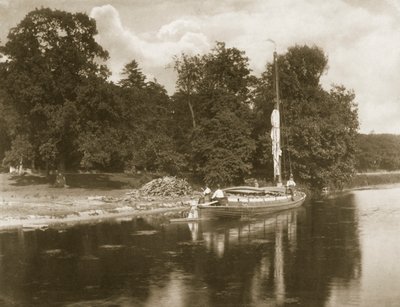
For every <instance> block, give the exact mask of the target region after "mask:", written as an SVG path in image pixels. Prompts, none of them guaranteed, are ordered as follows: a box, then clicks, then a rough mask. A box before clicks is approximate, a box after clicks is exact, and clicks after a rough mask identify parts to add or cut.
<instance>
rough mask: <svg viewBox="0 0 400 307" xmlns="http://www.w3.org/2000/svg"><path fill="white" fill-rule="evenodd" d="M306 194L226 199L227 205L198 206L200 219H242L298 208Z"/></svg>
mask: <svg viewBox="0 0 400 307" xmlns="http://www.w3.org/2000/svg"><path fill="white" fill-rule="evenodd" d="M305 199H306V194H305V193H303V192H296V193H295V195H294V197H293V199H292V197H291V196H290V195H286V196H278V197H275V198H271V197H237V198H236V199H235V197H231V196H230V197H228V202H227V205H225V206H224V205H215V204H199V205H198V206H197V207H198V209H199V213H200V216H201V217H202V218H242V217H249V216H257V215H265V214H270V213H273V212H278V211H282V210H287V209H292V208H297V207H300V206H301V205H302V204H303V203H304V201H305Z"/></svg>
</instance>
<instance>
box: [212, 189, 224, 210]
mask: <svg viewBox="0 0 400 307" xmlns="http://www.w3.org/2000/svg"><path fill="white" fill-rule="evenodd" d="M225 199H226V198H225V194H224V191H222V190H221V187H220V185H218V188H217V189H216V190H215V192H214V194H213V196H212V197H211V200H217V201H218V205H220V206H221V205H225Z"/></svg>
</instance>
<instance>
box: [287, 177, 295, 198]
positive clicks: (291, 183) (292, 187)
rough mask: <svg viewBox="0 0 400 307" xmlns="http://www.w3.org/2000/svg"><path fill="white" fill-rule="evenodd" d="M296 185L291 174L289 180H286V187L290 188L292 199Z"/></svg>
mask: <svg viewBox="0 0 400 307" xmlns="http://www.w3.org/2000/svg"><path fill="white" fill-rule="evenodd" d="M295 187H296V182H294V179H293V174H290V177H289V180H288V181H287V182H286V188H287V189H288V190H289V193H290V195H291V196H292V200H294V188H295Z"/></svg>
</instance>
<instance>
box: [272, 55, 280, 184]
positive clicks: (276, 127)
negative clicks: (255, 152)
mask: <svg viewBox="0 0 400 307" xmlns="http://www.w3.org/2000/svg"><path fill="white" fill-rule="evenodd" d="M274 68H275V110H276V111H275V110H274V111H275V112H273V113H275V114H273V116H274V117H275V119H274V120H272V121H273V122H275V123H273V128H272V133H271V134H273V136H272V138H273V142H272V143H273V145H272V146H273V149H272V151H273V154H274V180H275V181H276V183H277V186H282V169H281V164H282V163H281V155H282V151H281V145H280V115H279V106H280V98H279V75H278V54H277V52H276V51H274Z"/></svg>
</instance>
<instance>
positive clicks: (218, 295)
mask: <svg viewBox="0 0 400 307" xmlns="http://www.w3.org/2000/svg"><path fill="white" fill-rule="evenodd" d="M170 218H172V216H165V215H159V216H151V217H135V218H125V219H120V220H115V221H108V222H104V223H99V224H89V225H77V226H74V227H71V228H66V229H61V228H60V229H48V230H45V231H42V230H31V231H23V230H18V231H10V232H2V233H0V306H177V307H179V306H379V305H380V306H399V305H400V291H399V284H398V282H399V281H400V265H399V262H400V261H399V260H400V257H399V256H400V187H394V188H390V189H380V190H364V191H354V192H351V193H347V194H343V195H340V196H338V197H336V198H334V199H329V200H325V201H323V202H314V203H307V204H305V205H304V206H303V207H301V208H299V209H296V210H291V211H285V212H281V213H279V214H275V215H270V216H266V217H264V218H261V219H257V220H249V221H225V222H211V221H210V222H201V223H181V224H171V223H169V219H170Z"/></svg>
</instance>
